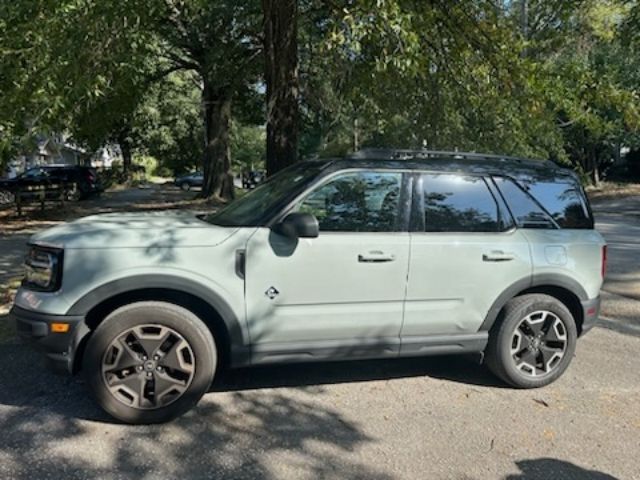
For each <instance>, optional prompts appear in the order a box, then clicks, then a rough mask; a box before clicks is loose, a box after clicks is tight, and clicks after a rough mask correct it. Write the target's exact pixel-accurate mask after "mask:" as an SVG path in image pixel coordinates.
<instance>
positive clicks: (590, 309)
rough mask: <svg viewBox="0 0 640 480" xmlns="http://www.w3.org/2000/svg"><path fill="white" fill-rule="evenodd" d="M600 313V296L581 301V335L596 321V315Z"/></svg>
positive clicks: (594, 324) (593, 325)
mask: <svg viewBox="0 0 640 480" xmlns="http://www.w3.org/2000/svg"><path fill="white" fill-rule="evenodd" d="M599 315H600V297H596V298H593V299H591V300H586V301H584V302H582V330H581V332H580V334H581V335H584V334H585V333H587V332H588V331H589V330H591V329H592V328H593V327H595V326H596V323H597V322H598V316H599Z"/></svg>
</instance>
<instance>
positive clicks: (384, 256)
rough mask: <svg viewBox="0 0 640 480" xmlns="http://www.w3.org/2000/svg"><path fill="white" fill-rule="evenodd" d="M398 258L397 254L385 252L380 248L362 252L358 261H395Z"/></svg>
mask: <svg viewBox="0 0 640 480" xmlns="http://www.w3.org/2000/svg"><path fill="white" fill-rule="evenodd" d="M395 259H396V256H395V255H392V254H390V253H384V252H381V251H379V250H376V251H372V252H367V253H361V254H360V255H358V261H359V262H361V263H382V262H393V261H394V260H395Z"/></svg>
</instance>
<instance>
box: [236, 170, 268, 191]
mask: <svg viewBox="0 0 640 480" xmlns="http://www.w3.org/2000/svg"><path fill="white" fill-rule="evenodd" d="M265 178H266V174H265V172H264V171H261V170H251V171H248V172H242V188H244V189H245V190H253V189H254V188H256V187H257V186H258V185H260V184H261V183H262V182H264V180H265Z"/></svg>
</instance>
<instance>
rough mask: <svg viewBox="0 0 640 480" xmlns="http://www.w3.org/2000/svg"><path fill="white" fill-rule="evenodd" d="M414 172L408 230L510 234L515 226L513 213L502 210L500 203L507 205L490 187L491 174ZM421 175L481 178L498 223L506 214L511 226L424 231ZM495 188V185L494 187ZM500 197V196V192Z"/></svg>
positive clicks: (431, 233)
mask: <svg viewBox="0 0 640 480" xmlns="http://www.w3.org/2000/svg"><path fill="white" fill-rule="evenodd" d="M413 173H414V175H413V176H414V177H415V179H414V182H413V184H414V188H413V201H412V203H411V210H412V213H411V225H410V231H411V233H420V234H425V235H450V234H455V235H502V234H511V233H513V232H514V231H515V230H516V228H517V223H516V221H515V219H514V218H513V214H512V213H511V210H507V211H506V212H505V211H504V209H503V207H502V206H501V203H504V206H505V207H506V208H507V209H508V208H509V207H508V205H507V203H506V202H504V199H503V202H499V201H498V199H497V198H496V196H495V194H494V192H493V188H492V184H493V182H492V179H491V177H492V176H491V175H489V174H484V173H474V172H469V173H467V172H460V171H446V170H413ZM423 175H457V176H460V177H477V178H481V179H482V180H483V181H484V184H485V187H486V188H487V190H488V191H489V194H490V195H491V198H492V199H493V201H494V202H495V204H496V211H497V212H498V223H500V220H501V219H502V215H504V214H506V215H508V216H510V217H511V220H512V221H511V226H510V227H509V228H506V229H504V230H496V231H493V232H456V231H450V232H427V231H426V228H427V227H426V215H425V214H424V183H423ZM495 188H496V190H498V189H497V187H495ZM500 195H501V198H502V194H500Z"/></svg>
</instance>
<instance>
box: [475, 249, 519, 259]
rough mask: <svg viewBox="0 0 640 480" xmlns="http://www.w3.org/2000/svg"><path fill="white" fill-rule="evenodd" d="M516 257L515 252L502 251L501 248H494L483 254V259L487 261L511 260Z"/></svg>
mask: <svg viewBox="0 0 640 480" xmlns="http://www.w3.org/2000/svg"><path fill="white" fill-rule="evenodd" d="M514 258H516V256H515V255H514V254H513V253H509V252H502V251H500V250H494V251H493V252H489V253H485V254H483V255H482V260H483V261H485V262H510V261H511V260H513V259H514Z"/></svg>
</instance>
